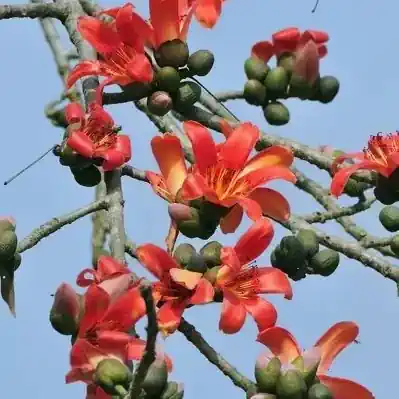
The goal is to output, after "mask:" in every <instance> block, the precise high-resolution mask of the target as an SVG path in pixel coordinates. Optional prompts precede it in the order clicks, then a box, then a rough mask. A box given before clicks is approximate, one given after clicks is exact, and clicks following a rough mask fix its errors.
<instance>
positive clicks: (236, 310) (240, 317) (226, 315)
mask: <svg viewBox="0 0 399 399" xmlns="http://www.w3.org/2000/svg"><path fill="white" fill-rule="evenodd" d="M223 294H224V297H223V304H222V314H221V315H220V320H219V329H220V330H221V331H223V332H224V333H225V334H235V333H236V332H238V331H240V330H241V328H242V326H243V325H244V323H245V317H246V315H247V311H246V310H245V307H244V306H243V305H242V304H241V302H240V301H239V300H238V299H237V298H235V297H234V296H233V295H230V294H229V293H228V292H223Z"/></svg>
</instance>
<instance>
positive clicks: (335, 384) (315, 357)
mask: <svg viewBox="0 0 399 399" xmlns="http://www.w3.org/2000/svg"><path fill="white" fill-rule="evenodd" d="M358 334H359V328H358V326H357V325H356V324H355V323H353V322H350V321H343V322H340V323H337V324H335V325H333V326H332V327H331V328H330V329H329V330H327V332H326V333H325V334H324V335H323V336H322V337H321V338H320V339H319V340H318V341H317V342H316V344H315V345H314V347H313V348H312V349H311V350H309V351H305V352H302V351H301V348H300V346H299V345H298V343H297V342H296V340H295V338H294V337H293V336H292V335H291V334H290V333H289V332H288V331H287V330H285V329H284V328H281V327H271V328H269V329H267V330H265V331H262V332H261V333H260V334H259V335H258V338H257V341H258V342H260V343H262V344H263V345H266V346H267V347H268V348H269V349H270V350H271V351H272V352H273V354H274V355H275V356H277V357H278V358H279V359H280V360H281V362H282V363H285V364H287V363H291V362H292V361H293V360H295V359H296V358H297V357H298V356H302V357H303V359H304V361H305V363H309V361H311V362H312V363H314V365H315V366H317V364H318V366H317V377H318V378H319V379H320V382H321V383H322V384H325V385H326V386H327V387H328V388H329V390H330V391H331V392H332V394H333V398H334V399H353V398H356V399H374V395H373V394H372V393H371V392H370V391H369V390H368V389H366V388H365V387H363V386H362V385H359V384H357V383H355V382H353V381H350V380H346V379H344V378H337V377H329V376H328V375H326V373H327V372H328V370H329V368H330V366H331V363H332V362H333V360H334V359H335V358H336V357H337V356H338V355H339V353H341V351H342V350H343V349H345V348H346V347H347V346H348V345H349V344H351V343H352V342H354V341H355V340H356V337H357V336H358Z"/></svg>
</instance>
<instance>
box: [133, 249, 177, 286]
mask: <svg viewBox="0 0 399 399" xmlns="http://www.w3.org/2000/svg"><path fill="white" fill-rule="evenodd" d="M137 257H138V259H139V261H140V263H142V264H143V265H144V266H145V267H146V268H147V269H148V271H150V272H151V273H152V274H153V275H154V276H155V277H158V278H159V279H161V278H162V276H163V275H164V274H165V273H168V272H169V270H170V269H173V268H177V269H178V268H180V266H179V265H178V264H177V263H176V261H175V260H174V258H172V257H171V256H170V255H169V254H168V253H167V252H166V251H165V250H164V249H162V248H160V247H157V246H156V245H154V244H144V245H140V246H139V247H138V248H137Z"/></svg>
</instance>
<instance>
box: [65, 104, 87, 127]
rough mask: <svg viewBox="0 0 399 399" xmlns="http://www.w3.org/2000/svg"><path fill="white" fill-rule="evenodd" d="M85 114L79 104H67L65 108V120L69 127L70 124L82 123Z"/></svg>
mask: <svg viewBox="0 0 399 399" xmlns="http://www.w3.org/2000/svg"><path fill="white" fill-rule="evenodd" d="M84 117H85V112H84V110H83V108H82V106H81V105H80V104H79V103H69V104H67V106H66V107H65V119H66V121H67V122H68V124H69V125H70V124H71V123H82V121H83V119H84Z"/></svg>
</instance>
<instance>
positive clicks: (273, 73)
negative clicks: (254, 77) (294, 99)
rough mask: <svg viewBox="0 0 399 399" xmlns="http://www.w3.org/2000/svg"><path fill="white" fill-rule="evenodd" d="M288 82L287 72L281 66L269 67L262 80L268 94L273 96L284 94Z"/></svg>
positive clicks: (282, 95)
mask: <svg viewBox="0 0 399 399" xmlns="http://www.w3.org/2000/svg"><path fill="white" fill-rule="evenodd" d="M288 82H289V78H288V73H287V71H286V70H285V69H284V68H283V67H281V66H278V67H276V68H273V69H271V70H270V71H269V73H268V74H267V75H266V78H265V81H264V83H265V86H266V90H267V92H268V94H269V93H270V94H271V95H273V96H274V97H275V98H278V97H284V96H285V94H286V92H287V88H288Z"/></svg>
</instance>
